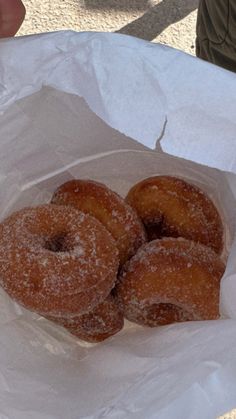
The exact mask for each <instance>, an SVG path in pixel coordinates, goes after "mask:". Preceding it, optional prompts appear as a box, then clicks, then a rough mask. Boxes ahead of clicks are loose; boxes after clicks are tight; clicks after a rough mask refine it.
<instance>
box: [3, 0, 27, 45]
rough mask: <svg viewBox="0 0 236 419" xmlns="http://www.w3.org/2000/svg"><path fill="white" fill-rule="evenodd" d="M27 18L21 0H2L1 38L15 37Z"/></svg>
mask: <svg viewBox="0 0 236 419" xmlns="http://www.w3.org/2000/svg"><path fill="white" fill-rule="evenodd" d="M24 17H25V7H24V5H23V3H22V1H21V0H0V38H6V37H10V36H14V35H15V34H16V32H17V31H18V29H19V28H20V26H21V24H22V22H23V20H24Z"/></svg>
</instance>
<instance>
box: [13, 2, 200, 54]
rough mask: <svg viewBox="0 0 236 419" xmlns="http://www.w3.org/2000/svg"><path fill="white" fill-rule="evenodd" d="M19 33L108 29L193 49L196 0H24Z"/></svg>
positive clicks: (191, 51) (186, 49)
mask: <svg viewBox="0 0 236 419" xmlns="http://www.w3.org/2000/svg"><path fill="white" fill-rule="evenodd" d="M23 2H24V4H25V7H26V10H27V14H26V19H25V21H24V23H23V26H22V27H21V29H20V31H19V32H18V35H27V34H32V33H39V32H48V31H56V30H60V29H73V30H76V31H109V32H120V33H124V34H129V35H133V36H136V37H139V38H143V39H146V40H149V41H154V42H161V43H163V44H167V45H170V46H173V47H175V48H178V49H181V50H183V51H186V52H188V53H190V54H194V53H195V27H196V16H197V7H198V0H23Z"/></svg>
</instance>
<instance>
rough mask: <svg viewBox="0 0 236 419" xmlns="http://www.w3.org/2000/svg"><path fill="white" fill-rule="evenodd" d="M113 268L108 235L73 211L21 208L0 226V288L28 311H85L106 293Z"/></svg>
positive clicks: (52, 207) (115, 263)
mask: <svg viewBox="0 0 236 419" xmlns="http://www.w3.org/2000/svg"><path fill="white" fill-rule="evenodd" d="M117 269H118V251H117V248H116V245H115V242H114V239H113V238H112V236H111V235H110V234H109V232H107V230H106V229H105V228H104V227H103V226H102V225H101V224H100V223H99V222H98V221H97V220H95V219H94V218H93V217H90V216H89V215H87V214H83V213H82V212H80V211H78V210H76V209H74V208H70V207H65V206H56V205H42V206H39V207H36V208H24V209H22V210H20V211H18V212H16V213H14V214H12V215H11V216H10V217H8V218H7V219H6V220H5V221H4V222H3V223H2V224H1V225H0V285H1V286H2V287H3V288H4V289H5V291H6V292H7V293H8V294H9V295H10V296H11V297H12V298H13V299H15V300H16V301H17V302H18V303H20V304H22V305H23V306H25V307H26V308H28V309H30V310H35V311H37V312H41V313H51V314H52V313H53V314H55V315H59V314H60V313H65V314H73V313H76V314H82V313H84V312H87V311H88V309H91V308H92V307H94V306H95V305H97V304H98V303H99V302H100V301H102V300H103V299H104V298H106V296H107V295H108V294H109V292H110V290H111V289H112V287H113V285H114V282H115V279H116V275H117Z"/></svg>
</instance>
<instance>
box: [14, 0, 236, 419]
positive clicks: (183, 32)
mask: <svg viewBox="0 0 236 419" xmlns="http://www.w3.org/2000/svg"><path fill="white" fill-rule="evenodd" d="M23 2H24V4H25V6H26V10H27V14H26V19H25V21H24V24H23V26H22V27H21V29H20V31H19V33H18V35H27V34H32V33H40V32H48V31H56V30H60V29H73V30H76V31H109V32H120V33H124V34H129V35H133V36H137V37H139V38H143V39H146V40H149V41H154V42H161V43H163V44H167V45H170V46H173V47H175V48H178V49H181V50H183V51H185V52H188V53H190V54H194V53H195V27H196V17H197V7H198V0H162V1H160V0H23ZM221 418H222V419H236V410H234V411H232V412H231V413H229V414H228V415H226V416H221Z"/></svg>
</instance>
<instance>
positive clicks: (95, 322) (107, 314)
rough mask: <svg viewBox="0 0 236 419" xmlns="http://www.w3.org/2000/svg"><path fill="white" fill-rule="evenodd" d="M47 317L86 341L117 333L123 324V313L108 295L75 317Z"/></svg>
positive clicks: (97, 340)
mask: <svg viewBox="0 0 236 419" xmlns="http://www.w3.org/2000/svg"><path fill="white" fill-rule="evenodd" d="M47 318H48V319H49V320H51V321H53V322H55V323H57V324H59V325H61V326H63V327H65V328H66V329H67V330H68V331H69V332H70V333H72V334H73V335H75V336H77V337H78V338H80V339H82V340H85V341H87V342H94V343H95V342H102V341H103V340H105V339H107V338H109V337H110V336H113V335H115V334H116V333H118V332H119V331H120V330H121V329H122V327H123V325H124V317H123V313H122V311H121V310H120V308H119V306H118V304H117V302H116V301H115V299H114V298H113V297H112V296H111V295H110V296H108V297H107V298H106V300H105V301H103V302H101V303H100V304H98V306H96V307H95V308H94V309H93V310H92V311H90V312H89V313H85V314H83V315H82V316H75V317H53V316H47Z"/></svg>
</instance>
